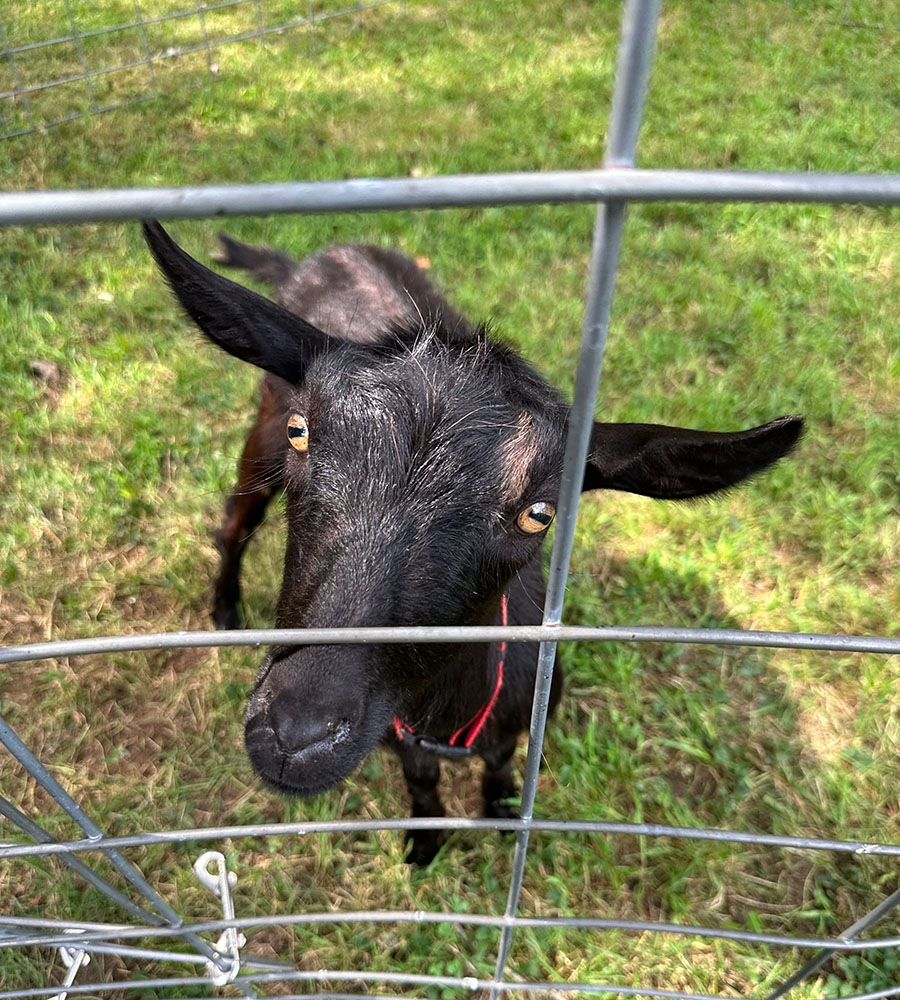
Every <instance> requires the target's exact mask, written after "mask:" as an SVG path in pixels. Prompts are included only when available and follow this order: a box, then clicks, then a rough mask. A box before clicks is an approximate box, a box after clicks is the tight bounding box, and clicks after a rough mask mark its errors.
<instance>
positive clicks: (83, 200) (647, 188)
mask: <svg viewBox="0 0 900 1000" xmlns="http://www.w3.org/2000/svg"><path fill="white" fill-rule="evenodd" d="M603 201H636V202H651V201H689V202H694V201H696V202H731V201H748V202H805V203H809V204H813V203H834V204H837V203H842V204H846V203H852V204H859V205H900V174H898V175H884V174H871V175H866V174H812V173H809V174H805V173H778V172H763V171H755V172H751V171H747V172H742V171H728V170H646V169H641V168H637V167H635V168H628V167H620V166H612V167H606V168H602V169H598V170H556V171H546V172H544V173H498V174H468V175H458V176H447V177H418V178H416V177H389V178H371V179H365V178H355V179H353V180H345V181H296V182H288V183H273V184H220V185H209V186H204V187H170V188H122V189H110V190H97V191H22V192H9V193H5V194H0V226H11V225H27V226H34V225H56V224H68V223H80V222H126V221H132V220H134V219H147V218H160V219H203V218H210V217H219V218H225V217H229V216H235V215H284V214H291V213H304V214H307V215H311V214H316V213H326V212H379V211H404V210H411V209H428V208H471V207H477V206H480V205H537V204H541V205H547V204H551V205H553V204H555V205H561V204H566V203H590V204H596V203H597V202H603Z"/></svg>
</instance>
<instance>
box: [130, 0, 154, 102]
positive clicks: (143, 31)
mask: <svg viewBox="0 0 900 1000" xmlns="http://www.w3.org/2000/svg"><path fill="white" fill-rule="evenodd" d="M134 19H135V20H136V21H137V25H138V33H139V34H140V36H141V48H142V49H143V52H144V62H145V63H146V64H147V74H148V76H149V77H150V86H151V87H152V88H153V96H154V97H159V87H158V86H157V85H156V71H155V70H154V69H153V56H152V55H151V54H150V43H149V42H148V41H147V26H146V24H145V23H144V14H143V12H142V11H141V5H140V3H139V2H138V0H134Z"/></svg>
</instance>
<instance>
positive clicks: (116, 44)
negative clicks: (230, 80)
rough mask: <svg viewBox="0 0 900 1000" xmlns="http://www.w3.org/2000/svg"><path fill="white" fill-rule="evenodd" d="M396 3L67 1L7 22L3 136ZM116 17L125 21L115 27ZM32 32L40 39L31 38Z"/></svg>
mask: <svg viewBox="0 0 900 1000" xmlns="http://www.w3.org/2000/svg"><path fill="white" fill-rule="evenodd" d="M397 2H398V0H298V2H297V3H295V4H294V5H293V8H294V11H293V13H292V14H291V16H288V17H285V12H284V10H283V6H284V5H283V4H274V3H266V2H265V0H217V2H213V3H198V4H196V5H195V6H193V7H183V8H181V9H163V10H162V12H161V13H157V14H149V13H147V12H146V9H147V8H148V7H153V8H154V9H157V10H158V9H159V6H158V5H153V4H149V3H147V0H144V8H142V7H141V3H140V0H131V2H130V4H129V3H127V2H123V3H121V4H119V5H117V6H116V7H111V5H109V4H105V3H104V4H85V3H79V2H77V0H75V2H74V3H73V0H61V2H60V3H59V4H58V7H57V9H56V10H55V11H54V10H53V9H52V7H51V8H50V9H48V10H44V11H42V16H40V17H39V16H37V15H36V14H34V13H32V14H31V15H30V16H28V17H22V12H21V11H20V12H19V17H18V18H15V17H13V18H11V19H9V20H7V21H6V22H4V21H3V20H0V138H9V137H11V136H15V135H25V134H27V133H29V132H35V131H37V130H38V129H41V128H49V127H51V126H53V125H59V124H61V123H62V122H66V121H71V120H72V119H73V118H80V117H81V116H82V115H85V114H96V113H98V112H101V111H113V110H114V109H116V108H122V107H125V106H126V105H128V104H134V103H135V102H137V101H149V100H152V99H153V98H155V97H158V96H159V95H160V94H161V93H163V92H164V91H165V90H166V89H167V83H168V82H170V81H169V80H168V78H166V79H161V75H162V67H164V66H169V67H171V69H172V71H173V72H174V73H176V74H177V76H176V77H173V79H176V80H177V81H178V82H179V83H181V84H182V85H183V83H184V80H185V77H186V70H185V65H184V63H185V61H186V59H187V57H189V56H196V57H198V59H199V61H200V65H201V66H202V67H204V68H205V71H206V72H207V73H210V74H215V73H218V72H219V64H218V62H216V59H217V58H219V57H218V56H217V55H216V53H217V51H218V50H219V49H221V48H222V46H224V45H233V44H235V43H237V42H249V41H253V40H256V41H258V42H260V44H262V42H263V40H264V39H266V38H267V37H269V36H272V35H276V34H283V33H284V32H286V31H290V30H293V29H297V28H304V29H305V30H306V31H307V33H308V34H309V39H310V44H311V45H312V43H313V39H314V37H315V32H316V29H317V27H318V26H320V25H322V24H323V23H324V22H326V21H331V20H333V19H334V18H346V17H348V16H355V17H357V18H358V17H361V16H362V14H363V12H364V11H366V10H369V9H371V8H374V7H382V6H384V5H385V4H392V3H397ZM129 7H130V8H131V9H130V10H129V9H128V8H129ZM273 8H274V9H273ZM54 14H55V16H54ZM129 15H130V16H129ZM116 17H119V18H121V20H119V21H117V22H115V23H110V21H113V20H114V19H115V18H116ZM35 30H37V31H38V32H39V33H40V37H36V38H35V37H32V35H33V34H34V32H35ZM47 34H49V35H50V36H51V37H46V35H47Z"/></svg>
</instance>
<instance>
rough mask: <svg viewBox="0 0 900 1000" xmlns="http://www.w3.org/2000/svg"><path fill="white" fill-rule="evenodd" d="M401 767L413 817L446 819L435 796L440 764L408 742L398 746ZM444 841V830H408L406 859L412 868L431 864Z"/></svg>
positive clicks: (438, 798) (445, 833)
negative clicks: (410, 800)
mask: <svg viewBox="0 0 900 1000" xmlns="http://www.w3.org/2000/svg"><path fill="white" fill-rule="evenodd" d="M397 752H398V753H399V754H400V761H401V763H402V764H403V777H404V778H406V787H407V788H408V789H409V794H410V798H411V799H412V814H413V816H414V817H416V816H445V815H446V811H445V810H444V804H443V802H441V798H440V795H439V794H438V788H437V786H438V782H439V781H440V780H441V762H440V760H439V759H438V758H437V757H435V755H434V754H433V753H429V752H428V751H427V750H422V749H420V748H419V747H417V746H411V745H410V744H409V743H407V742H401V743H399V744H398V745H397ZM446 839H447V831H446V830H409V831H407V834H406V842H407V844H409V845H410V847H409V853H408V854H407V856H406V860H407V862H408V863H409V864H411V865H420V866H423V867H424V866H425V865H429V864H431V862H432V861H433V860H434V857H435V855H436V854H437V852H438V851H439V850H440V849H441V846H442V845H443V843H444V842H445V841H446Z"/></svg>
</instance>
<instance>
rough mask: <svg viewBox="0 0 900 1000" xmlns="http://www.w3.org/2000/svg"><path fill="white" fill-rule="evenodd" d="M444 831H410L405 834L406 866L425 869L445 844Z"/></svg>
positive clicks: (445, 836) (445, 835)
mask: <svg viewBox="0 0 900 1000" xmlns="http://www.w3.org/2000/svg"><path fill="white" fill-rule="evenodd" d="M447 837H448V834H447V831H446V830H410V831H409V832H408V833H407V834H406V843H407V845H408V846H409V851H408V852H407V855H406V863H407V864H408V865H416V867H418V868H425V867H427V866H428V865H430V864H431V862H432V861H434V859H435V857H437V853H438V851H439V850H440V849H441V848H442V847H443V846H444V844H445V843H446V842H447Z"/></svg>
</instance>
